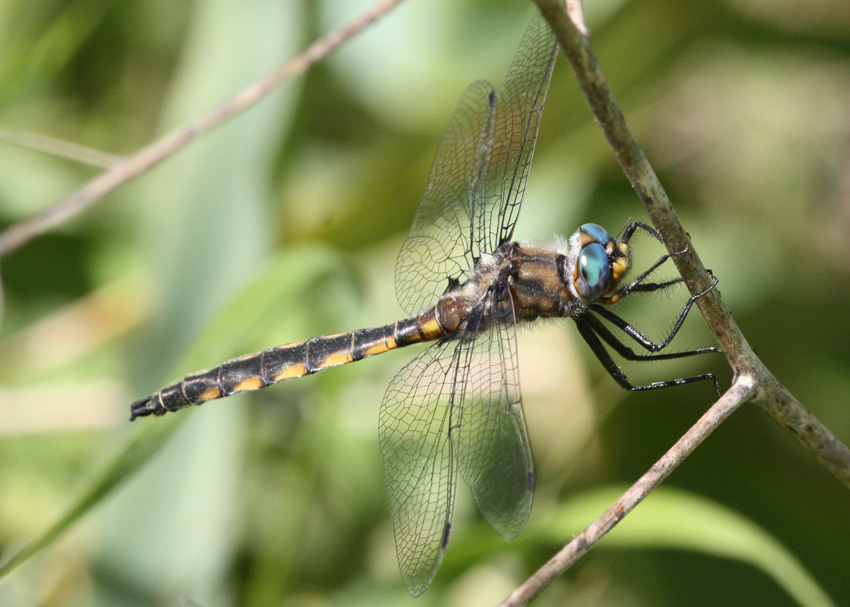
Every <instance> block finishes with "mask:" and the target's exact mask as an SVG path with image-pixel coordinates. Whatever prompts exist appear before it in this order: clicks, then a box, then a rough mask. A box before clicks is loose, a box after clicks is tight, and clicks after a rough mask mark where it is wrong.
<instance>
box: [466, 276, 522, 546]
mask: <svg viewBox="0 0 850 607" xmlns="http://www.w3.org/2000/svg"><path fill="white" fill-rule="evenodd" d="M490 297H491V306H490V308H489V309H490V310H496V309H499V310H500V312H499V314H500V316H502V317H503V318H505V319H506V320H507V322H489V323H488V324H490V327H489V328H488V329H487V330H486V331H484V332H483V333H480V334H478V335H475V334H474V333H473V332H472V331H468V332H467V334H466V335H465V336H464V339H465V340H467V339H468V340H469V341H471V342H473V343H472V344H470V345H469V346H467V347H464V348H463V349H462V351H463V356H464V357H465V360H462V361H460V368H465V369H467V377H466V380H465V381H464V382H463V386H464V388H465V389H464V393H463V395H462V398H458V400H459V402H460V403H461V407H460V430H459V431H458V432H455V433H453V434H452V437H453V439H454V442H455V453H456V454H457V459H458V464H459V467H460V473H461V476H463V479H464V481H466V483H467V484H468V485H469V487H470V489H471V490H472V494H473V496H474V497H475V501H476V502H477V503H478V507H479V509H480V510H481V513H482V514H483V515H484V518H485V519H487V521H488V522H489V523H490V525H491V526H492V527H493V528H494V529H495V530H496V531H498V532H499V534H500V535H502V537H504V538H505V539H513V538H515V537H516V536H517V535H519V533H520V532H521V531H522V529H523V527H524V526H525V523H526V521H527V520H528V515H529V513H530V512H531V500H532V496H533V493H534V464H533V462H532V458H531V447H530V445H529V441H528V435H527V433H526V428H525V420H524V418H523V414H522V398H521V396H520V386H519V372H518V369H517V349H516V327H515V325H514V323H513V322H512V320H513V305H512V303H511V300H510V296H507V297H506V299H504V300H503V301H501V302H498V301H497V297H496V295H495V293H494V294H491V296H490ZM470 321H471V322H470V324H474V319H470Z"/></svg>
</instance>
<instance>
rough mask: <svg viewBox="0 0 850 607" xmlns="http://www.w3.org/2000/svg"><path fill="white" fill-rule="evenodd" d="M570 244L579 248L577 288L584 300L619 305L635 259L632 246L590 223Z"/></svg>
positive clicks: (576, 266)
mask: <svg viewBox="0 0 850 607" xmlns="http://www.w3.org/2000/svg"><path fill="white" fill-rule="evenodd" d="M570 244H571V245H573V246H574V247H578V248H579V250H578V256H577V258H576V262H575V268H574V270H573V285H574V286H575V289H576V292H577V293H578V295H579V297H580V298H581V299H582V301H584V302H585V303H591V302H599V303H603V304H612V303H616V302H617V300H619V299H620V295H619V294H618V293H617V290H618V289H619V287H620V282H621V281H622V280H623V278H624V277H625V276H626V274H627V273H628V271H629V263H630V262H631V258H632V252H631V249H629V245H628V243H626V242H623V241H620V240H616V239H615V238H614V237H613V236H611V234H609V233H608V231H607V230H606V229H605V228H603V227H602V226H599V225H597V224H595V223H586V224H584V225H582V226H581V227H580V228H579V229H578V231H577V232H576V233H575V234H573V237H572V238H570Z"/></svg>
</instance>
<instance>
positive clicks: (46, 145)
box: [0, 126, 124, 169]
mask: <svg viewBox="0 0 850 607" xmlns="http://www.w3.org/2000/svg"><path fill="white" fill-rule="evenodd" d="M0 141H5V142H6V143H11V144H12V145H17V146H19V147H22V148H27V149H30V150H35V151H37V152H44V153H46V154H50V155H52V156H58V157H60V158H67V159H68V160H74V161H76V162H81V163H83V164H89V165H91V166H96V167H100V168H103V169H108V168H110V167H112V166H115V165H117V164H118V163H119V162H121V161H122V160H124V157H123V156H116V155H115V154H109V153H108V152H102V151H100V150H95V149H93V148H89V147H86V146H84V145H80V144H79V143H73V142H71V141H63V140H62V139H56V138H54V137H47V136H45V135H39V134H38V133H27V132H24V131H17V130H15V129H10V128H8V127H5V126H0Z"/></svg>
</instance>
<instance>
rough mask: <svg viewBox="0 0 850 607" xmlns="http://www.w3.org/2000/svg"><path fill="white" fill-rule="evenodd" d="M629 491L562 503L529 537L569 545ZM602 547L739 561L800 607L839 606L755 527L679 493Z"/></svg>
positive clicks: (649, 502)
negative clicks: (672, 552)
mask: <svg viewBox="0 0 850 607" xmlns="http://www.w3.org/2000/svg"><path fill="white" fill-rule="evenodd" d="M625 490H626V487H614V488H612V487H606V488H604V489H599V490H596V491H589V492H586V493H584V494H582V495H580V496H578V497H576V498H575V499H572V500H570V501H568V502H564V503H563V505H562V506H561V507H559V509H558V511H557V513H556V514H555V515H554V516H553V517H552V518H551V519H550V520H548V521H547V522H544V523H541V524H540V525H538V526H536V528H535V529H534V531H532V532H531V533H533V534H534V533H536V534H538V535H544V536H546V537H547V538H549V539H550V540H553V539H556V538H557V541H563V542H564V543H566V542H568V541H569V540H570V539H571V538H572V537H574V536H575V534H576V533H578V532H579V531H580V530H581V529H583V528H584V527H585V526H587V524H589V522H590V521H591V520H593V519H594V518H596V517H597V516H599V514H600V513H602V512H604V511H605V510H607V509H608V507H609V506H610V505H611V504H612V503H613V502H614V501H616V500H617V498H619V497H620V495H622V493H623V492H624V491H625ZM598 547H600V548H643V549H673V550H689V551H691V552H698V553H702V554H707V555H711V556H717V557H721V558H726V559H732V560H738V561H741V562H744V563H747V564H750V565H752V566H753V567H756V568H757V569H759V570H761V571H762V572H764V573H765V574H766V575H768V576H769V577H770V578H772V579H773V580H774V581H775V582H776V583H777V584H778V585H779V586H781V587H782V588H783V589H784V590H785V592H787V593H788V594H789V596H791V597H792V598H793V599H794V600H796V601H797V602H798V603H799V604H800V605H804V606H806V607H816V606H817V607H826V606H832V605H834V604H835V603H834V602H833V601H832V599H830V597H829V596H827V594H826V592H824V590H823V589H822V588H821V587H820V586H819V585H818V583H817V581H816V580H815V579H814V578H813V577H812V576H811V574H809V572H808V571H806V569H805V567H803V564H802V563H800V561H799V560H798V559H797V558H796V557H795V556H794V555H793V554H792V553H791V552H790V551H789V550H788V549H787V548H785V546H783V545H782V544H781V543H780V542H779V541H778V540H777V539H776V538H775V537H773V536H772V535H770V534H769V533H768V532H767V531H765V530H764V529H762V528H761V527H759V526H758V525H757V524H756V523H755V522H753V521H752V520H750V519H748V518H747V517H745V516H743V515H741V514H739V513H737V512H735V511H734V510H732V509H730V508H727V507H726V506H723V505H722V504H719V503H717V502H714V501H711V500H709V499H707V498H704V497H700V496H698V495H695V494H692V493H688V492H686V491H681V490H678V489H670V488H661V489H657V490H656V491H654V492H653V493H652V494H651V495H650V496H649V497H648V498H647V499H646V500H645V501H644V502H643V503H642V504H640V505H639V506H638V507H637V508H635V510H634V511H633V512H632V513H630V514H629V515H628V516H627V517H626V518H624V519H623V520H622V522H620V524H619V525H617V527H616V528H615V529H613V530H612V531H611V533H609V534H608V535H607V536H606V537H605V538H604V539H603V540H602V541H601V542H600V543H599V544H598Z"/></svg>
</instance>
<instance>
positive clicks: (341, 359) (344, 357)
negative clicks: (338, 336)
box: [321, 350, 352, 367]
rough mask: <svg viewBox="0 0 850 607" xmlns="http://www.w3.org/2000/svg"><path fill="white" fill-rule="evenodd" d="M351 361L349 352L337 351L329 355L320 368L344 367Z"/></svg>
mask: <svg viewBox="0 0 850 607" xmlns="http://www.w3.org/2000/svg"><path fill="white" fill-rule="evenodd" d="M351 361H352V358H351V352H350V351H348V350H339V351H338V352H334V353H332V354H331V355H329V356H328V357H327V358H326V359H325V360H324V361H323V362H322V365H321V366H322V367H333V366H335V365H344V364H345V363H350V362H351Z"/></svg>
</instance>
